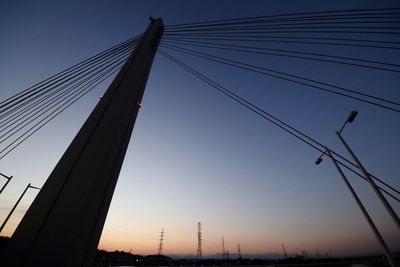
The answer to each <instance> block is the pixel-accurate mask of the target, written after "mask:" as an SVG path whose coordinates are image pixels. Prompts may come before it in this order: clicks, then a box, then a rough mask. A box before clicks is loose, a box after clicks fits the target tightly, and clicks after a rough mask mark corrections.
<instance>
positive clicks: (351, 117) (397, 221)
mask: <svg viewBox="0 0 400 267" xmlns="http://www.w3.org/2000/svg"><path fill="white" fill-rule="evenodd" d="M357 113H358V112H357V111H352V112H351V113H350V114H349V116H348V117H347V119H346V121H345V123H344V124H343V126H342V128H341V129H340V131H338V132H336V135H337V136H338V138H339V140H340V141H341V142H342V144H343V146H344V147H345V148H346V150H347V152H349V154H350V156H351V157H352V158H353V160H354V161H355V163H356V164H357V166H358V168H359V169H360V170H361V172H362V174H363V175H364V177H365V179H366V180H367V181H368V183H369V184H370V186H371V187H372V189H373V190H374V192H375V194H376V195H377V196H378V197H379V199H380V200H381V202H382V204H383V206H384V207H385V208H386V210H387V211H388V213H389V215H390V216H391V217H392V219H393V221H394V223H395V224H396V226H397V228H399V230H400V219H399V217H398V216H397V214H396V212H395V211H394V210H393V208H392V206H390V204H389V202H388V201H387V200H386V198H385V196H384V195H383V194H382V192H381V190H379V188H378V186H377V185H376V184H375V182H374V180H373V179H372V178H371V176H370V174H369V173H368V172H367V170H366V169H365V168H364V166H363V165H362V164H361V162H360V160H359V159H358V158H357V157H356V155H355V154H354V152H353V151H352V150H351V148H350V146H349V145H348V144H347V143H346V141H345V140H344V139H343V137H342V136H341V133H342V131H343V129H344V127H345V126H346V124H347V123H351V122H353V121H354V119H355V117H356V116H357Z"/></svg>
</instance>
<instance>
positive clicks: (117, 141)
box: [0, 19, 164, 267]
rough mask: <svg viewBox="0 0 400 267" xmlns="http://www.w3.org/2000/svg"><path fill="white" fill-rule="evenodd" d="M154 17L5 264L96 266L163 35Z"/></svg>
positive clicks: (28, 218)
mask: <svg viewBox="0 0 400 267" xmlns="http://www.w3.org/2000/svg"><path fill="white" fill-rule="evenodd" d="M151 20H152V22H151V24H150V25H149V27H148V28H147V30H146V32H145V33H144V36H143V39H142V41H141V43H140V44H139V45H138V46H137V48H136V49H135V51H134V52H133V53H132V55H131V56H130V57H129V59H128V60H127V62H126V64H125V65H124V66H123V68H122V69H121V71H120V72H119V73H118V75H117V76H116V78H115V79H114V81H113V82H112V84H111V85H110V87H109V88H108V89H107V91H106V93H105V94H104V96H103V97H102V99H101V100H100V101H99V103H98V104H97V106H96V107H95V108H94V110H93V111H92V113H91V114H90V116H89V118H88V119H87V120H86V122H85V123H84V125H83V126H82V128H81V129H80V131H79V133H78V134H77V135H76V137H75V138H74V140H73V141H72V143H71V144H70V146H69V147H68V149H67V150H66V152H65V153H64V155H63V156H62V158H61V159H60V161H59V162H58V164H57V165H56V167H55V168H54V170H53V172H52V173H51V174H50V176H49V178H48V179H47V181H46V183H45V184H44V186H43V187H42V190H41V191H40V193H39V194H38V196H37V197H36V199H35V200H34V202H33V203H32V205H31V207H30V208H29V210H28V211H27V213H26V215H25V216H24V218H23V219H22V221H21V223H20V224H19V226H18V227H17V229H16V231H15V233H14V234H13V236H12V238H11V239H10V241H9V244H7V246H6V248H5V249H4V251H3V255H1V257H0V265H1V266H40V267H45V266H46V267H47V266H49V267H50V266H51V267H54V266H59V267H66V266H92V263H93V259H94V255H95V252H96V248H97V245H98V242H99V239H100V235H101V232H102V229H103V225H104V222H105V219H106V215H107V212H108V208H109V205H110V202H111V198H112V195H113V192H114V188H115V185H116V183H117V179H118V175H119V172H120V169H121V166H122V162H123V160H124V157H125V152H126V149H127V147H128V143H129V140H130V137H131V134H132V130H133V126H134V124H135V120H136V116H137V113H138V110H139V108H140V105H141V104H140V103H141V101H142V97H143V93H144V89H145V86H146V82H147V79H148V75H149V72H150V68H151V65H152V62H153V58H154V55H155V53H156V50H157V47H158V44H159V40H160V38H161V36H162V33H163V30H164V26H163V22H162V20H161V19H156V20H154V19H151Z"/></svg>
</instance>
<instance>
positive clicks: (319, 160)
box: [315, 157, 322, 165]
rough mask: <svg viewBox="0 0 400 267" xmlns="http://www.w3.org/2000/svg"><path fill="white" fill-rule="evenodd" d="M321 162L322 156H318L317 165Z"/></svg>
mask: <svg viewBox="0 0 400 267" xmlns="http://www.w3.org/2000/svg"><path fill="white" fill-rule="evenodd" d="M321 162H322V158H321V157H319V158H317V160H316V161H315V164H316V165H319V164H320V163H321Z"/></svg>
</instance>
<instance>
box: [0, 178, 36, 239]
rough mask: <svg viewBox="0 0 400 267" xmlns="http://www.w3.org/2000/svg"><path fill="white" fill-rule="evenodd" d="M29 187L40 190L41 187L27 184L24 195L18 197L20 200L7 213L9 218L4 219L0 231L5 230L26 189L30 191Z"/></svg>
mask: <svg viewBox="0 0 400 267" xmlns="http://www.w3.org/2000/svg"><path fill="white" fill-rule="evenodd" d="M29 188H33V189H37V190H40V188H39V187H36V186H32V185H31V184H30V183H29V184H28V185H27V186H26V188H25V190H24V192H22V195H21V196H20V197H19V198H18V200H17V202H16V203H15V205H14V207H13V208H12V209H11V211H10V213H9V214H8V215H7V218H6V219H5V220H4V222H3V224H2V225H1V226H0V233H1V231H3V228H4V226H5V225H6V224H7V222H8V220H9V219H10V217H11V215H12V214H13V212H14V210H15V208H16V207H17V206H18V204H19V202H20V201H21V199H22V197H23V196H24V195H25V193H26V191H28V189H29Z"/></svg>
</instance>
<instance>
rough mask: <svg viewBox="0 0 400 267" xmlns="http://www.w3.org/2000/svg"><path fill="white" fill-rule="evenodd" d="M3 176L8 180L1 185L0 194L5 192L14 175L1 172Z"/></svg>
mask: <svg viewBox="0 0 400 267" xmlns="http://www.w3.org/2000/svg"><path fill="white" fill-rule="evenodd" d="M0 175H1V176H3V177H4V178H6V179H7V182H6V183H5V184H4V185H3V186H2V187H1V189H0V194H1V192H3V190H4V188H6V186H7V185H8V183H9V182H10V181H11V179H12V178H13V177H12V176H10V177H8V176H7V175H4V174H2V173H0ZM0 232H1V231H0Z"/></svg>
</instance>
